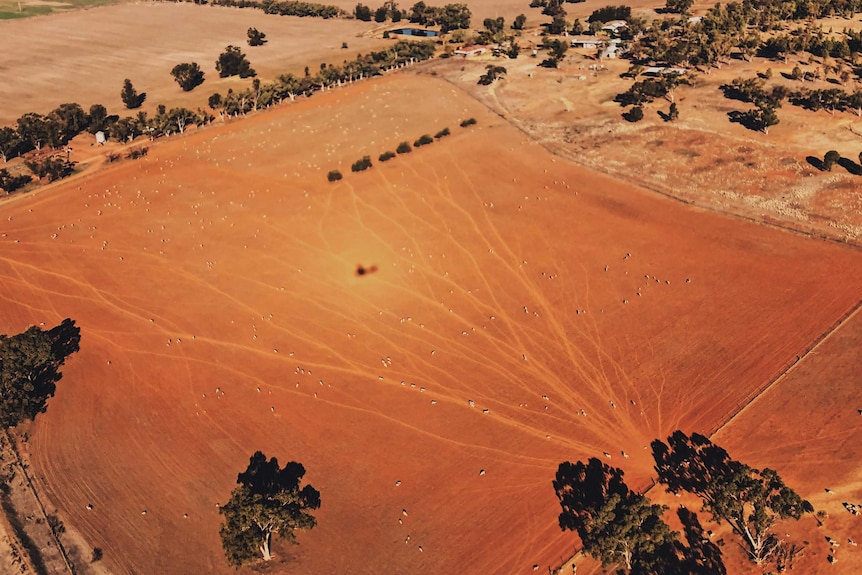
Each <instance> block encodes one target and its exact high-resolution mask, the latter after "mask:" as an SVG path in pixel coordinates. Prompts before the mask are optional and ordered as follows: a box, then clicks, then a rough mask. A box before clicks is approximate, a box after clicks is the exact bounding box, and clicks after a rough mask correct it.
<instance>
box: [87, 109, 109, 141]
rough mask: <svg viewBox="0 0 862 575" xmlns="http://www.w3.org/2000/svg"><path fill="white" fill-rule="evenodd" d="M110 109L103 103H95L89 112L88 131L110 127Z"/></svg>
mask: <svg viewBox="0 0 862 575" xmlns="http://www.w3.org/2000/svg"><path fill="white" fill-rule="evenodd" d="M108 122H109V121H108V110H107V108H105V107H104V106H103V105H101V104H93V105H92V106H90V111H89V112H88V113H87V124H88V126H87V131H88V132H90V133H91V134H95V133H96V132H101V131H104V130H105V129H107V127H108Z"/></svg>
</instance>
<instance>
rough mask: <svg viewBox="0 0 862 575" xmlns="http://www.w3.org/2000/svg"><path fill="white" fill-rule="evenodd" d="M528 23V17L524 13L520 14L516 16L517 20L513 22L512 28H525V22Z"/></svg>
mask: <svg viewBox="0 0 862 575" xmlns="http://www.w3.org/2000/svg"><path fill="white" fill-rule="evenodd" d="M526 23H527V17H526V16H525V15H524V14H518V15H517V16H516V17H515V21H514V22H512V29H513V30H523V29H524V24H526Z"/></svg>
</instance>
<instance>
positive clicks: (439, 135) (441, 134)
mask: <svg viewBox="0 0 862 575" xmlns="http://www.w3.org/2000/svg"><path fill="white" fill-rule="evenodd" d="M450 133H451V132H450V131H449V128H443V129H442V130H440V131H439V132H437V133H436V134H434V138H435V139H437V140H439V139H440V138H445V137H446V136H448V135H449V134H450Z"/></svg>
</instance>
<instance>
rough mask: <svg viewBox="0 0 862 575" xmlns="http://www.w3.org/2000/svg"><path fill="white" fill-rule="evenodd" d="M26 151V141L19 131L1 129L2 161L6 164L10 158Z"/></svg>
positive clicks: (0, 155) (0, 152)
mask: <svg viewBox="0 0 862 575" xmlns="http://www.w3.org/2000/svg"><path fill="white" fill-rule="evenodd" d="M23 150H24V140H23V138H21V135H20V134H19V132H18V130H15V129H14V128H10V127H9V126H3V127H2V128H0V159H2V160H3V163H4V164H5V163H6V162H7V161H8V160H9V159H10V158H13V157H15V156H17V155H18V154H19V153H21V152H22V151H23Z"/></svg>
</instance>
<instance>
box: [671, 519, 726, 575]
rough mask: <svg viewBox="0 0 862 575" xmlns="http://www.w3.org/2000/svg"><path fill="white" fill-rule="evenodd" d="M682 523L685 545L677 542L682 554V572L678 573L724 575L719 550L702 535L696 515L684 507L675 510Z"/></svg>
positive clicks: (724, 570)
mask: <svg viewBox="0 0 862 575" xmlns="http://www.w3.org/2000/svg"><path fill="white" fill-rule="evenodd" d="M677 515H678V516H679V520H680V521H681V522H682V528H683V535H684V536H685V540H686V543H688V545H683V544H682V543H680V542H677V545H678V548H679V551H680V552H681V554H682V557H683V559H682V562H681V563H682V565H681V567H682V570H681V571H680V573H688V574H690V575H726V574H727V568H726V567H725V566H724V561H722V558H721V549H719V548H718V545H716V544H715V543H713V542H712V541H710V540H709V538H708V537H706V535H705V534H704V531H703V527H702V526H701V525H700V521H699V520H698V518H697V513H694V512H693V511H689V510H688V509H686V508H684V507H680V508H679V509H678V510H677Z"/></svg>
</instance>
